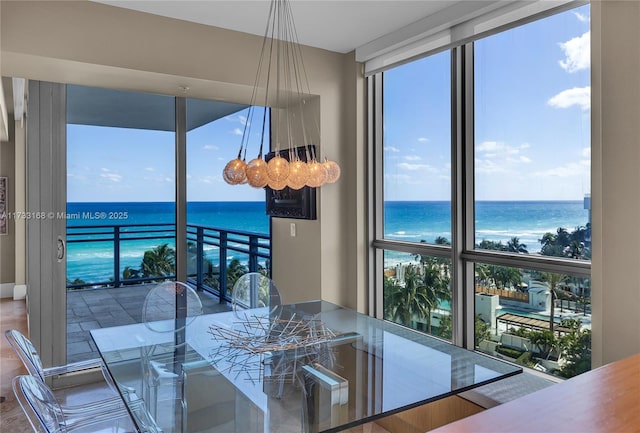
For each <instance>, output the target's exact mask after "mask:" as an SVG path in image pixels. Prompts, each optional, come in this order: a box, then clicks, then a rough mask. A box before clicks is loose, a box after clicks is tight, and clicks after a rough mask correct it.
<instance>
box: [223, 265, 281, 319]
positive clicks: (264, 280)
mask: <svg viewBox="0 0 640 433" xmlns="http://www.w3.org/2000/svg"><path fill="white" fill-rule="evenodd" d="M231 307H232V309H233V311H234V314H235V315H236V317H238V318H245V311H244V310H246V309H253V308H266V311H267V313H268V316H269V317H271V318H274V317H278V316H279V315H280V310H281V308H282V300H281V298H280V290H278V287H277V286H276V285H275V283H274V282H273V280H272V279H271V278H269V277H265V276H264V275H262V274H260V273H259V272H249V273H246V274H244V275H243V276H241V277H240V278H238V280H237V281H236V282H235V284H234V285H233V289H232V290H231Z"/></svg>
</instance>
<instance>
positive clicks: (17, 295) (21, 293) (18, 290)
mask: <svg viewBox="0 0 640 433" xmlns="http://www.w3.org/2000/svg"><path fill="white" fill-rule="evenodd" d="M26 297H27V285H26V284H16V285H15V286H14V287H13V300H14V301H19V300H21V299H25V298H26Z"/></svg>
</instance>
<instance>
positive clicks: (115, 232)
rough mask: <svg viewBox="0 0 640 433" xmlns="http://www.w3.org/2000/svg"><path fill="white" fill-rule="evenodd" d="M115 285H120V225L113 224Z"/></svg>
mask: <svg viewBox="0 0 640 433" xmlns="http://www.w3.org/2000/svg"><path fill="white" fill-rule="evenodd" d="M113 287H120V226H113Z"/></svg>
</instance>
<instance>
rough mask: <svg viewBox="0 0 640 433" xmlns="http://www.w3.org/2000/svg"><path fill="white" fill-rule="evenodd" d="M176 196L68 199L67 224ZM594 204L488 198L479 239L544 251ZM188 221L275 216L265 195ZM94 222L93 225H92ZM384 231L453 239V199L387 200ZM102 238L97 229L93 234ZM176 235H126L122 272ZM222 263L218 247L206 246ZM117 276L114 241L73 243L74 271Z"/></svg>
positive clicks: (142, 218) (151, 208)
mask: <svg viewBox="0 0 640 433" xmlns="http://www.w3.org/2000/svg"><path fill="white" fill-rule="evenodd" d="M174 212H175V206H174V204H173V203H164V202H162V203H157V202H142V203H68V204H67V226H70V227H71V226H74V227H86V226H110V225H116V224H155V223H168V224H171V223H173V222H174V218H175V216H174ZM588 221H589V210H587V209H584V206H583V202H582V201H520V202H517V201H513V202H507V201H491V202H489V201H487V202H478V203H477V205H476V243H477V242H480V241H482V240H483V239H486V240H492V241H502V242H503V243H506V242H507V241H508V240H509V239H511V238H512V237H514V236H517V237H518V238H519V239H520V242H521V243H523V244H526V246H527V250H528V251H529V252H530V253H535V252H538V251H540V242H539V239H540V238H542V236H543V235H544V234H545V233H546V232H555V231H556V230H557V228H558V227H564V228H566V229H567V230H568V231H570V232H571V231H572V230H574V229H575V228H576V227H578V226H585V225H586V224H587V222H588ZM187 222H188V223H189V224H201V225H206V226H210V227H218V228H225V229H233V230H242V231H248V232H256V233H262V234H267V233H269V217H268V216H267V215H266V211H265V204H264V203H263V202H191V203H188V205H187ZM87 230H89V229H87ZM384 235H385V238H387V239H396V240H404V241H412V242H420V241H421V240H425V241H427V242H433V241H434V240H435V239H436V238H437V237H438V236H443V237H445V238H447V239H448V240H451V214H450V205H449V202H387V203H385V218H384ZM92 237H93V238H94V239H95V238H97V236H92ZM162 242H167V243H168V244H169V245H170V246H171V247H175V241H174V240H173V239H164V240H131V241H125V242H122V243H121V251H120V261H121V266H120V275H122V270H123V269H124V267H125V266H130V267H132V268H139V267H140V262H141V261H142V256H143V254H144V251H146V250H150V249H152V248H154V247H156V246H157V245H159V244H160V243H162ZM205 254H206V255H207V257H209V258H210V259H211V260H212V261H213V262H214V263H217V260H216V247H208V248H207V250H206V251H205ZM110 278H113V242H97V241H95V242H89V243H70V242H68V244H67V279H68V280H70V281H73V280H75V279H82V280H83V281H85V282H98V281H108V280H109V279H110Z"/></svg>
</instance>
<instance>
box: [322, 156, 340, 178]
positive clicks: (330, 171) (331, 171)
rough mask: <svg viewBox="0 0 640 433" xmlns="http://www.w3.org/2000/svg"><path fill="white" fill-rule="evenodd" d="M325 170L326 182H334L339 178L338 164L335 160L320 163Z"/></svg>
mask: <svg viewBox="0 0 640 433" xmlns="http://www.w3.org/2000/svg"><path fill="white" fill-rule="evenodd" d="M322 165H324V168H325V169H326V170H327V183H334V182H335V181H336V180H338V179H339V178H340V166H339V165H338V163H337V162H335V161H327V160H326V159H325V161H324V162H323V163H322Z"/></svg>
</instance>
